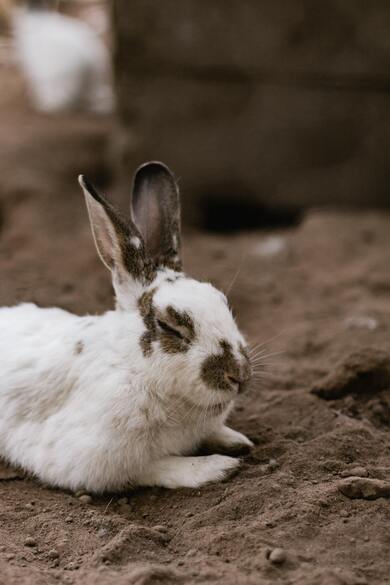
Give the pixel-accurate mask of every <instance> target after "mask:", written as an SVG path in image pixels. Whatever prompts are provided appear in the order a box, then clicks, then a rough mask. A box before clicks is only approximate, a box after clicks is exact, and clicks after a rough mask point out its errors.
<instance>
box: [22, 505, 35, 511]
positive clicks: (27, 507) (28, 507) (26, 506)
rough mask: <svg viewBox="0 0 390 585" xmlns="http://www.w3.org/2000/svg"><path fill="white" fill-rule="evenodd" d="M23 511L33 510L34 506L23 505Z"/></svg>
mask: <svg viewBox="0 0 390 585" xmlns="http://www.w3.org/2000/svg"><path fill="white" fill-rule="evenodd" d="M24 507H25V509H26V510H34V505H33V504H25V506H24Z"/></svg>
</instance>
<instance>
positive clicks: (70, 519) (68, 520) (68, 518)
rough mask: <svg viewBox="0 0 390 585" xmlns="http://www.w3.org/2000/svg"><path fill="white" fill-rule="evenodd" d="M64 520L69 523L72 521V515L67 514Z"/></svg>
mask: <svg viewBox="0 0 390 585" xmlns="http://www.w3.org/2000/svg"><path fill="white" fill-rule="evenodd" d="M65 522H66V523H67V524H71V523H72V522H73V518H72V516H67V517H66V518H65Z"/></svg>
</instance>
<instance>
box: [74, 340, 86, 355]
mask: <svg viewBox="0 0 390 585" xmlns="http://www.w3.org/2000/svg"><path fill="white" fill-rule="evenodd" d="M83 351H84V343H83V342H82V341H78V342H77V343H76V345H75V346H74V349H73V353H74V354H75V355H80V353H82V352H83Z"/></svg>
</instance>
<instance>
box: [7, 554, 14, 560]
mask: <svg viewBox="0 0 390 585" xmlns="http://www.w3.org/2000/svg"><path fill="white" fill-rule="evenodd" d="M5 558H6V559H7V561H12V559H14V558H15V555H14V554H13V553H8V554H7V555H5Z"/></svg>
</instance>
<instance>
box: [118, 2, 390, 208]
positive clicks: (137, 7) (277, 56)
mask: <svg viewBox="0 0 390 585" xmlns="http://www.w3.org/2000/svg"><path fill="white" fill-rule="evenodd" d="M113 20H114V31H115V43H116V47H115V59H114V60H115V71H116V83H117V91H118V101H119V116H120V127H119V129H118V133H117V141H116V142H117V148H118V151H119V152H120V155H121V168H122V169H123V170H124V172H125V174H126V177H128V175H129V173H130V172H131V171H132V169H133V168H134V166H135V165H137V164H138V163H140V162H142V161H144V160H146V159H149V158H154V159H161V160H163V161H165V162H167V163H168V164H169V165H170V166H171V167H172V168H173V169H174V171H175V172H176V174H177V175H178V176H179V177H180V178H181V181H182V183H183V185H184V189H185V192H186V193H187V194H190V196H191V197H190V199H191V201H194V200H195V201H197V200H198V199H199V198H202V197H205V196H206V197H217V198H218V197H223V196H228V197H229V196H235V195H239V196H240V197H242V198H248V199H250V198H255V199H257V200H260V201H264V202H266V203H268V204H271V205H273V206H276V207H278V206H281V207H283V206H286V205H287V206H288V205H293V206H301V205H303V206H306V205H322V204H335V203H336V204H351V203H352V204H358V205H372V204H373V205H378V204H380V205H383V204H388V203H389V204H390V0H369V1H368V0H294V1H292V0H289V1H288V0H180V2H177V1H173V0H114V8H113Z"/></svg>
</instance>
